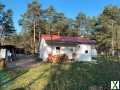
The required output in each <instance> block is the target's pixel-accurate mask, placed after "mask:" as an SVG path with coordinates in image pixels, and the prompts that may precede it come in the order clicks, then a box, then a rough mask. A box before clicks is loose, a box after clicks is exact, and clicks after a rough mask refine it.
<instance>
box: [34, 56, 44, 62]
mask: <svg viewBox="0 0 120 90" xmlns="http://www.w3.org/2000/svg"><path fill="white" fill-rule="evenodd" d="M35 60H36V61H37V62H41V61H43V60H42V58H39V57H36V58H35Z"/></svg>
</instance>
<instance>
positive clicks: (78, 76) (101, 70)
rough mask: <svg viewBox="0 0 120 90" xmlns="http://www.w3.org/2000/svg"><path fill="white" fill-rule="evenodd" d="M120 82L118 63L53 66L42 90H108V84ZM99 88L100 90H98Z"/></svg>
mask: <svg viewBox="0 0 120 90" xmlns="http://www.w3.org/2000/svg"><path fill="white" fill-rule="evenodd" d="M113 80H116V81H120V61H117V62H116V61H109V60H99V61H97V62H74V63H71V64H53V65H52V67H51V78H50V80H49V82H48V85H47V86H46V87H45V88H44V90H93V89H90V88H91V87H96V89H94V90H110V82H111V81H113ZM98 88H100V89H98Z"/></svg>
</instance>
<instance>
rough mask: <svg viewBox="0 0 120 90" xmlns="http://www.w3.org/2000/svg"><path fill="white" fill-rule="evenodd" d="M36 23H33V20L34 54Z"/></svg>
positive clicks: (34, 49) (34, 47)
mask: <svg viewBox="0 0 120 90" xmlns="http://www.w3.org/2000/svg"><path fill="white" fill-rule="evenodd" d="M35 28H36V25H35V21H34V23H33V52H34V54H35V53H36V46H35V45H36V44H35V42H36V40H35V36H36V35H35V33H36V29H35Z"/></svg>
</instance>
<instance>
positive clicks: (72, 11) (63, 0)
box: [0, 0, 120, 32]
mask: <svg viewBox="0 0 120 90" xmlns="http://www.w3.org/2000/svg"><path fill="white" fill-rule="evenodd" d="M32 1H33V0H0V2H1V3H2V4H4V5H5V6H6V9H12V10H13V20H14V25H15V28H16V30H17V32H20V31H21V27H20V26H19V24H18V21H19V19H20V18H21V14H23V13H24V12H25V11H26V10H27V4H28V3H31V2H32ZM38 1H39V2H40V4H41V8H42V9H46V8H47V7H48V6H49V5H53V6H54V8H55V9H56V11H58V12H63V13H64V14H65V16H67V17H68V18H73V19H75V17H76V16H77V14H78V13H79V12H84V13H85V14H86V15H87V16H98V15H100V13H101V12H102V10H103V9H104V7H105V6H106V5H116V6H118V7H120V0H38Z"/></svg>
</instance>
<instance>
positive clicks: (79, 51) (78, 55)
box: [39, 39, 96, 61]
mask: <svg viewBox="0 0 120 90" xmlns="http://www.w3.org/2000/svg"><path fill="white" fill-rule="evenodd" d="M40 45H41V46H40V48H39V52H40V53H39V54H40V58H42V59H43V60H44V61H45V60H47V58H48V54H50V53H51V54H52V55H59V54H66V55H67V56H68V58H69V59H72V58H73V57H72V56H73V53H75V57H74V59H75V60H76V61H91V60H92V54H93V53H94V54H95V53H96V52H95V50H94V52H92V49H91V47H92V46H91V45H89V44H79V45H77V46H75V47H65V46H49V45H48V44H47V43H46V41H45V40H44V39H42V40H41V44H40ZM56 47H60V51H59V52H57V51H56ZM71 49H72V50H71ZM86 52H87V53H86Z"/></svg>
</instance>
